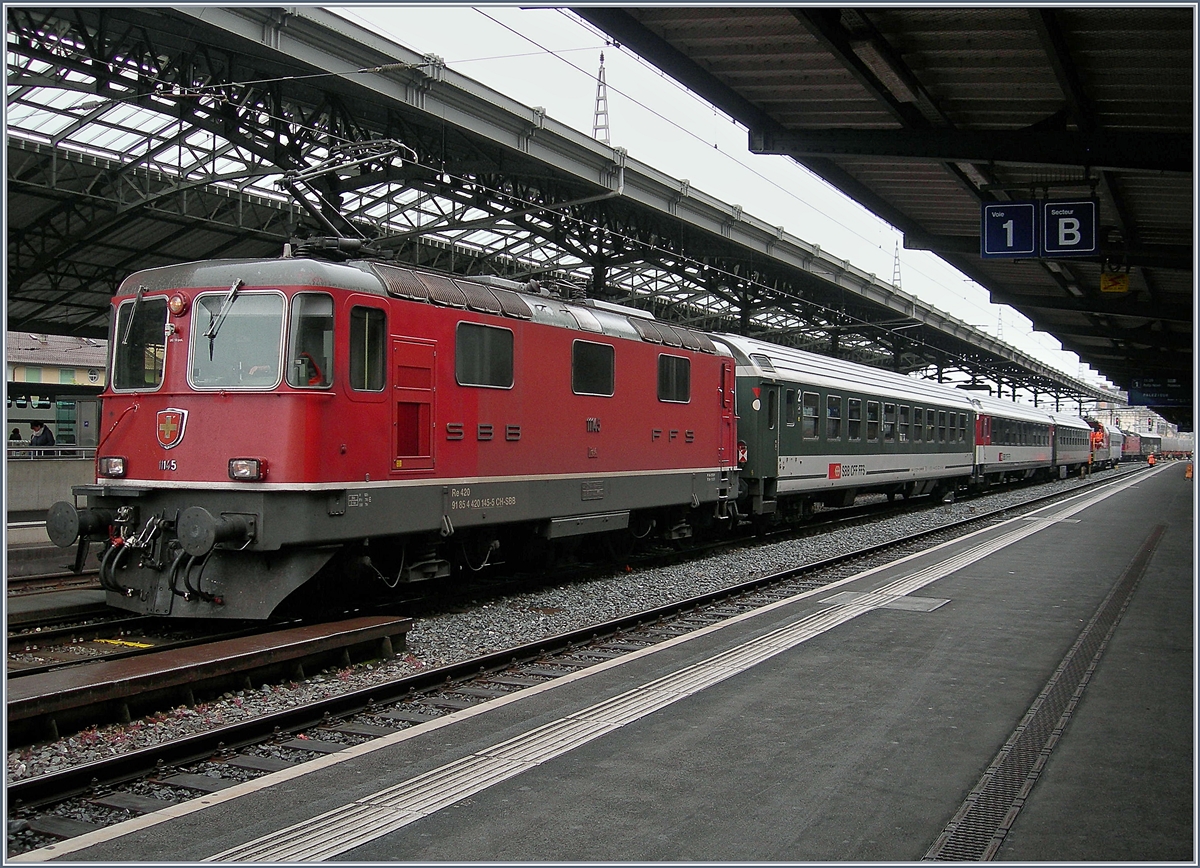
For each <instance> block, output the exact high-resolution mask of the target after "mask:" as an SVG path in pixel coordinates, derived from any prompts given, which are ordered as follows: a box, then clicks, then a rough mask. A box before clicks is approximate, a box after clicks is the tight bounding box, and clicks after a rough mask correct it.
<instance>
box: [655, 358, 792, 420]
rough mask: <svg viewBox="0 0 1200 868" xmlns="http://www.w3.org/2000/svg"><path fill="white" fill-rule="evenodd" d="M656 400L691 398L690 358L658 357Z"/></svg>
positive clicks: (681, 402) (682, 401)
mask: <svg viewBox="0 0 1200 868" xmlns="http://www.w3.org/2000/svg"><path fill="white" fill-rule="evenodd" d="M772 394H774V393H772ZM658 400H660V401H673V402H676V403H680V404H686V403H687V402H688V401H690V400H692V360H691V359H688V358H683V357H681V356H668V355H661V356H659V357H658ZM773 418H774V416H772V419H773Z"/></svg>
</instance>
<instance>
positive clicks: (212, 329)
mask: <svg viewBox="0 0 1200 868" xmlns="http://www.w3.org/2000/svg"><path fill="white" fill-rule="evenodd" d="M244 284H245V281H243V280H242V279H241V278H240V277H239V278H238V279H237V280H235V281H234V282H233V286H231V287H229V292H227V293H226V294H225V301H223V302H222V303H221V311H220V312H219V313H218V314H217V315H216V317H215V318H214V319H213V321H212V325H210V326H209V327H208V331H206V332H205V333H204V336H205V337H206V338H208V360H209V361H210V362H211V361H212V360H213V343H214V342H215V341H216V339H217V332H219V331H220V330H221V324H222V323H224V322H225V317H226V316H228V315H229V309H230V308H231V307H233V303H234V301H236V300H237V297H238V290H239V289H241V288H242V286H243V285H244Z"/></svg>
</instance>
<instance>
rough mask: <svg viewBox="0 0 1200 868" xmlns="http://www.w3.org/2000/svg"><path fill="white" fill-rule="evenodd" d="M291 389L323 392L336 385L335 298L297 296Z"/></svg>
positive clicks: (291, 345) (318, 294)
mask: <svg viewBox="0 0 1200 868" xmlns="http://www.w3.org/2000/svg"><path fill="white" fill-rule="evenodd" d="M287 381H288V385H289V386H296V387H298V388H305V389H307V388H316V389H320V388H324V387H326V386H328V385H329V384H330V383H332V382H333V298H331V297H330V296H328V295H326V294H325V293H323V292H298V293H296V296H295V298H293V299H292V322H291V333H290V334H289V336H288V369H287Z"/></svg>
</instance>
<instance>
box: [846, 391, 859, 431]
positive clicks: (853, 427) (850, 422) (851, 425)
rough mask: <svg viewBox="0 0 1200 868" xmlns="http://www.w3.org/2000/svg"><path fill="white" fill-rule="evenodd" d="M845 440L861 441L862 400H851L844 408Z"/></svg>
mask: <svg viewBox="0 0 1200 868" xmlns="http://www.w3.org/2000/svg"><path fill="white" fill-rule="evenodd" d="M846 439H847V440H861V439H862V399H861V398H851V399H850V402H849V406H848V407H847V408H846Z"/></svg>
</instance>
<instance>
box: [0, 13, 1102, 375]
mask: <svg viewBox="0 0 1200 868" xmlns="http://www.w3.org/2000/svg"><path fill="white" fill-rule="evenodd" d="M196 15H197V13H196V12H193V11H192V10H191V9H179V10H154V11H153V12H150V11H148V10H138V11H137V12H136V14H131V13H122V11H121V10H107V9H88V8H80V9H75V10H68V11H66V12H64V13H59V12H56V11H55V10H41V9H32V10H14V9H10V10H9V31H10V44H9V73H10V85H12V84H13V83H14V81H15V83H16V87H15V89H14V88H13V87H11V86H10V91H9V106H10V109H11V107H12V106H13V105H14V102H16V103H17V104H19V105H21V106H22V107H23V108H25V109H29V110H33V108H34V107H39V108H43V109H45V105H44V103H43V104H42V105H41V106H38V105H37V103H36V101H35V99H34V96H35V95H36V94H37V93H38V91H39V90H42V89H45V88H48V87H57V88H59V89H62V90H75V91H79V90H81V89H86V90H88V91H89V92H90V93H94V94H97V95H98V96H99V100H98V101H95V102H89V103H88V104H86V105H82V106H80V105H78V104H76V105H75V106H74V107H73V108H74V109H75V113H74V114H72V115H70V117H71V118H72V120H70V121H68V122H67V123H65V124H64V125H62V126H61V127H60V128H59V131H58V135H59V138H57V139H52V140H51V141H49V142H43V143H41V144H42V146H46V147H50V148H52V152H53V153H55V154H58V153H61V152H62V151H61V146H62V145H63V144H64V141H63V140H64V139H69V138H72V137H75V136H77V135H78V134H79V133H80V132H81V131H82V130H85V129H87V128H89V127H91V128H99V127H100V126H101V125H105V124H107V125H109V126H111V127H112V128H113V129H115V130H118V131H120V130H122V129H123V128H122V123H123V122H125V119H126V118H127V116H128V115H127V113H128V111H130V110H132V109H134V108H136V109H137V110H140V111H141V112H142V115H141V117H142V118H143V119H144V118H145V117H147V116H150V115H153V116H155V117H157V118H158V121H157V122H156V123H155V124H154V125H152V127H151V128H152V132H151V133H149V134H148V135H146V136H145V137H144V138H145V142H144V144H142V143H138V145H137V147H134V148H127V149H123V150H121V151H120V152H118V153H111V154H110V155H109V157H110V159H111V160H113V162H114V164H113V165H111V166H108V167H107V168H106V170H105V171H104V172H98V173H96V175H95V176H93V177H90V178H88V179H87V186H83V181H84V179H83V178H82V176H81V177H80V179H79V181H80V184H81V187H82V191H83V192H85V193H87V194H88V195H87V196H84V197H81V198H80V201H78V202H70V203H67V202H66V201H65V200H62V201H59V202H58V203H57V209H56V210H55V209H51V211H53V212H54V213H49V212H48V213H47V214H46V215H44V216H43V218H42V219H41V220H40V221H36V222H35V221H31V222H30V224H29V225H28V226H22V227H18V228H19V230H20V232H19V233H17V237H18V240H17V241H14V240H13V236H12V235H10V284H11V285H12V286H15V287H17V289H18V291H21V292H27V293H28V292H30V291H31V289H32V288H33V287H38V286H44V287H47V288H49V287H51V286H56V287H59V289H60V295H59V296H57V297H56V298H54V299H47V298H46V296H45V295H44V294H42V295H39V298H40V299H41V300H42V302H43V310H42V311H41V312H45V309H46V308H47V307H49V306H52V305H53V304H55V303H56V302H61V301H62V300H63V296H62V294H61V293H62V292H66V291H70V289H71V287H72V284H74V285H75V286H78V283H77V281H78V280H79V275H80V273H81V269H82V266H81V265H80V264H72V265H70V266H69V267H67V266H64V265H63V263H70V262H71V261H72V260H71V257H72V256H81V255H85V254H88V253H89V252H90V251H92V250H95V249H101V248H103V245H104V243H105V241H106V239H107V234H108V233H107V230H108V229H110V228H111V227H112V226H113V225H114V221H115V219H116V218H115V215H117V214H123V215H126V216H127V215H131V214H137V213H143V214H145V213H150V212H153V214H154V216H155V217H156V218H158V217H163V218H164V222H168V221H166V219H165V218H166V217H167V216H176V217H182V218H185V219H195V215H196V211H195V210H194V209H195V207H196V202H197V200H199V202H200V203H201V204H202V206H203V207H201V211H202V212H203V217H202V219H203V220H204V221H207V224H208V225H209V226H210V227H211V228H213V229H216V230H223V231H225V232H226V234H225V235H223V236H222V235H221V234H220V232H218V233H216V237H220V238H222V240H221V241H220V242H219V243H218V245H216V246H219V247H221V248H223V249H231V248H235V247H237V244H238V242H237V241H236V240H235V238H237V237H238V235H237V233H241V235H240V237H242V238H244V239H246V240H245V246H246V247H247V248H249V247H253V246H255V245H257V246H258V247H263V246H267V245H269V244H270V243H271V242H273V241H278V240H281V239H282V238H283V237H285V234H286V232H289V231H290V230H291V228H292V226H293V224H294V222H295V213H294V212H292V211H289V210H288V209H287V208H285V207H284V206H283V205H282V204H280V201H281V200H279V199H278V197H277V195H273V194H274V192H275V191H273V190H271V189H269V188H268V187H267V185H269V184H270V183H271V182H272V181H274V180H277V179H278V178H279V177H281V176H283V175H284V173H286V172H289V171H292V170H298V169H304V168H307V167H310V166H313V165H316V164H320V163H322V162H324V161H326V160H327V159H328V158H329V156H330V155H331V153H332V152H333V151H334V149H335V148H336V147H337V146H338V145H339V144H342V143H345V142H365V141H371V140H375V139H380V138H385V139H397V140H400V141H403V142H404V144H405V145H407V146H408V147H410V148H413V149H414V150H415V151H416V153H417V162H418V164H419V165H415V166H414V165H412V164H411V162H404V161H400V162H399V164H397V163H396V162H395V161H387V160H381V161H380V162H378V163H377V164H367V165H363V166H361V167H358V169H357V170H356V171H355V172H354V173H352V174H350V175H344V176H343V175H338V174H333V175H329V176H327V177H325V178H324V179H320V180H319V182H317V183H314V184H313V185H312V188H311V189H310V190H308V191H302V193H306V194H307V196H308V204H309V207H310V208H312V209H313V211H314V212H315V213H320V214H323V215H326V216H327V217H328V218H329V219H331V220H334V221H338V220H343V218H342V217H341V216H340V215H341V214H342V213H346V214H348V217H349V220H348V221H347V222H346V223H345V224H344V225H345V226H346V227H347V228H348V227H349V226H351V225H358V226H364V225H365V226H367V228H368V229H371V230H373V231H374V233H375V234H376V235H377V236H378V235H380V234H382V235H383V236H384V238H385V240H388V241H389V243H390V244H391V245H392V246H393V247H394V248H395V249H396V250H397V251H398V252H400V253H402V254H403V255H404V256H405V258H407V259H409V260H412V261H418V262H419V263H420V264H426V265H432V266H435V267H443V268H445V267H449V268H451V269H452V270H458V271H463V270H465V271H472V270H475V271H479V270H489V271H497V272H500V273H509V274H514V273H521V272H524V273H526V274H539V275H544V276H547V277H557V278H563V279H570V278H574V279H576V280H583V281H585V282H587V283H589V284H590V288H591V291H592V292H593V293H595V294H604V295H608V296H610V297H616V298H620V299H622V300H625V301H627V302H629V303H632V304H635V305H639V306H646V307H653V308H655V309H656V310H658V311H661V312H662V315H664V316H666V317H668V318H675V317H684V318H686V319H687V320H688V321H691V322H704V321H712V320H714V319H715V320H716V321H718V322H729V323H733V324H736V326H737V330H741V331H747V332H759V333H763V334H764V335H767V336H771V337H775V338H778V339H780V340H783V341H789V342H801V343H803V344H804V345H807V346H813V347H819V346H821V345H822V343H831V342H832V341H833V338H832V331H831V329H833V328H840V329H841V330H842V335H843V336H844V338H845V340H844V342H843V343H842V344H841V347H840V350H839V352H843V353H860V354H866V355H871V356H872V357H873V358H875V359H877V360H878V359H888V360H890V365H889V366H895V367H898V368H904V369H908V368H915V367H920V366H921V365H928V364H930V363H931V361H930V359H931V358H934V357H937V358H941V359H942V360H943V362H944V360H945V358H946V357H947V356H948V355H951V356H952V355H959V356H962V355H963V354H964V353H965V352H967V350H968V349H969V348H970V347H971V346H972V345H973V342H978V341H979V340H980V339H986V335H982V334H981V333H979V332H975V331H974V330H973V329H971V328H970V327H969V326H966V325H965V324H961V323H956V322H954V321H952V320H950V319H949V318H946V317H944V316H942V315H940V314H938V313H937V312H936V311H932V310H931V309H928V308H927V307H926V306H924V305H922V304H921V303H919V302H917V301H916V300H915V299H911V298H909V297H906V296H903V294H901V293H897V292H896V291H895V290H892V289H891V288H890V287H886V285H885V284H882V283H881V282H878V281H876V280H875V278H874V276H873V275H870V276H868V275H865V274H862V273H861V272H859V271H857V269H854V268H853V266H850V265H849V263H846V262H843V261H841V260H838V259H836V258H834V257H830V256H829V255H828V254H823V253H821V252H820V250H819V248H813V247H811V246H810V245H806V244H804V243H803V242H799V241H798V240H796V239H792V238H790V237H787V236H786V235H785V233H784V232H783V230H782V229H776V228H775V227H767V226H765V225H763V224H762V223H761V221H757V220H755V219H754V218H752V217H749V216H748V215H743V214H742V213H741V210H740V209H739V208H737V207H736V206H734V207H733V208H732V209H731V208H730V207H729V206H725V205H724V204H723V203H719V202H716V201H715V200H712V199H711V198H709V197H707V196H704V195H703V194H702V193H699V192H698V191H689V189H688V186H687V184H686V183H684V184H683V186H682V188H680V186H679V182H677V181H675V180H674V179H671V178H668V177H666V176H662V175H661V174H660V173H657V172H655V171H654V170H652V169H649V168H648V167H645V166H642V165H640V164H635V163H634V162H633V161H631V160H627V159H626V158H625V156H624V154H623V152H618V151H614V150H613V149H610V148H607V147H603V146H601V145H599V144H597V143H594V142H591V141H590V140H585V141H580V139H579V136H578V135H577V134H575V133H574V132H573V131H567V130H566V129H565V128H563V127H561V125H558V124H556V123H555V122H553V121H551V120H550V119H548V118H546V117H545V116H544V114H543V115H539V113H538V112H537V110H533V111H532V112H531V111H530V110H529V109H527V108H525V107H523V106H518V105H517V104H515V103H512V102H511V101H506V100H504V99H502V98H497V95H494V94H491V93H490V92H489V93H487V94H482V95H481V91H480V89H479V88H478V86H477V85H475V84H474V83H472V82H469V80H466V79H462V78H461V77H458V76H456V75H455V74H454V73H452V72H450V71H449V70H446V69H445V68H444V66H441V65H440V64H439V62H438V61H437V60H436V59H432V58H420V57H417V56H409V55H407V54H405V53H404V52H403V51H402V50H401V49H399V47H398V46H394V45H392V44H391V43H384V42H383V41H382V40H379V39H378V38H377V37H374V36H373V35H372V34H369V33H367V32H366V31H360V30H359V29H357V28H355V27H354V26H353V25H349V24H347V23H346V22H343V21H341V20H340V19H337V24H338V26H337V28H336V29H330V28H329V27H328V25H329V23H331V22H332V21H334V20H335V19H333V18H332V17H331V16H330V15H329V14H328V13H325V12H324V11H323V10H317V9H307V8H305V9H297V10H287V11H285V10H282V9H267V10H262V9H258V10H252V9H237V10H217V9H206V10H204V15H203V19H202V21H201V19H199V18H197V17H196ZM146 19H149V21H148V23H143V21H145V20H146ZM197 25H199V26H201V27H203V28H212V29H213V31H215V32H217V33H218V34H225V35H224V36H223V37H222V38H220V39H200V38H199V37H198V36H197V33H198V31H196V29H195V27H196V26H197ZM347 34H349V35H347ZM339 40H348V41H349V42H351V43H353V44H352V45H343V44H341V43H340V42H339ZM201 42H203V43H204V44H200V43H201ZM264 45H265V46H266V48H265V49H264V48H263V46H264ZM243 49H245V50H243ZM349 57H353V58H354V63H356V64H359V65H369V64H372V63H375V62H379V63H380V64H381V65H380V66H379V67H378V68H375V69H373V70H370V71H369V74H365V75H358V74H355V70H354V68H353V65H352V64H350V63H347V62H346V60H347V58H349ZM398 58H399V61H397V59H398ZM305 70H311V71H312V72H313V73H314V74H316V75H324V76H325V77H324V78H321V79H317V80H313V81H309V80H306V79H303V78H299V79H296V78H290V79H287V81H286V82H285V74H286V75H289V76H290V75H294V74H295V73H296V72H297V71H305ZM333 73H337V74H336V75H335V74H333ZM81 118H86V120H82V119H81ZM435 118H437V119H440V120H437V119H435ZM488 124H491V127H488ZM12 131H13V130H12V128H10V134H11V132H12ZM16 132H18V133H19V132H20V130H19V129H18V130H17V131H16ZM125 132H127V133H130V132H131V131H130V130H128V129H125ZM89 147H92V146H91V145H89ZM172 160H173V161H174V163H172ZM43 172H44V170H43ZM34 176H35V177H36V173H34ZM10 177H11V176H10ZM29 183H32V184H34V185H36V183H37V182H36V180H34V181H31V182H29ZM57 183H58V182H57V179H56V180H55V182H54V184H47V183H45V182H44V181H43V189H44V190H46V191H53V190H55V189H56V187H55V184H57ZM76 192H80V191H76ZM602 198H604V199H608V201H600V200H601V199H602ZM587 199H591V200H592V201H591V202H584V203H580V202H579V200H587ZM114 203H116V204H115V205H114ZM572 203H575V204H572ZM635 203H636V204H635ZM248 205H249V206H250V211H251V212H252V213H251V214H250V217H251V218H254V217H258V218H260V220H261V222H259V223H257V225H254V226H249V225H247V221H246V208H247V206H248ZM222 206H225V207H222ZM114 208H116V209H119V210H114ZM106 209H107V210H106ZM380 213H382V214H383V215H384V217H385V219H384V220H383V221H381V220H380ZM285 215H286V216H285ZM426 217H428V218H430V222H432V223H433V226H432V227H431V226H429V225H421V223H420V221H422V220H424V219H425V218H426ZM438 221H440V222H438ZM381 222H382V223H383V224H384V225H383V230H382V233H380V232H379V225H378V224H380V223H381ZM175 225H176V226H177V225H178V224H175ZM339 225H342V224H339ZM39 233H40V235H41V237H40V238H39V237H37V236H38V235H39ZM389 236H390V238H389ZM699 250H703V251H705V254H704V255H698V254H696V253H695V252H694V251H699ZM714 250H716V251H717V252H715V253H714V252H712V251H714ZM107 253H108V258H109V260H110V264H109V267H110V269H112V271H113V272H115V270H116V269H118V268H121V267H123V266H126V265H128V266H132V265H133V264H134V263H135V262H136V261H137V259H138V257H137V251H136V250H132V249H124V250H117V249H115V248H113V249H110V250H108V251H107ZM64 254H66V255H64ZM139 264H154V263H153V262H151V263H146V262H145V258H144V257H143V261H142V262H141V263H139ZM56 269H57V271H55V270H56ZM52 271H53V272H55V273H53V274H52V273H51V272H52ZM13 278H16V280H14V279H13ZM110 281H111V278H110ZM105 289H106V290H107V289H108V287H105ZM821 297H824V298H825V299H827V304H826V306H824V307H823V306H821V305H819V304H814V301H815V300H816V299H818V298H821ZM829 300H832V303H833V304H834V305H835V306H836V308H837V309H836V310H833V309H831V308H830V307H829V306H828V304H829V303H830V302H829ZM30 302H31V303H36V300H35V299H33V298H30ZM12 311H13V306H12V303H11V301H10V314H11V313H12ZM897 313H899V314H901V315H902V316H907V317H914V316H915V319H913V322H920V321H922V320H925V321H928V323H929V326H928V327H927V328H926V329H923V330H922V331H925V332H926V334H927V335H928V336H929V337H931V338H933V337H935V336H936V338H937V340H938V342H939V343H940V344H942V345H943V346H934V345H932V344H929V343H925V342H923V341H906V342H904V343H903V344H900V345H897V344H896V343H895V341H894V339H893V337H890V336H889V332H888V329H887V328H886V327H883V326H879V325H876V324H875V323H876V322H878V321H888V320H890V319H894V317H895V315H896V314H897ZM839 319H840V320H842V321H841V322H839ZM851 332H854V333H856V337H855V338H853V339H852V338H851V337H850V334H851ZM992 348H993V349H994V350H995V352H996V353H997V354H999V356H1001V357H1003V356H1005V355H1011V354H1012V353H1013V351H1012V349H1011V348H1007V347H1004V346H1003V345H1001V344H998V343H996V342H993V347H992ZM948 350H949V352H948ZM1024 361H1026V362H1030V363H1032V365H1031V366H1030V368H1031V369H1030V370H1027V371H1026V374H1027V375H1030V374H1033V373H1034V372H1035V371H1036V370H1037V369H1039V368H1040V367H1041V366H1039V365H1037V363H1034V362H1033V360H1031V359H1024ZM964 364H967V363H965V362H964ZM1081 385H1082V384H1081Z"/></svg>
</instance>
